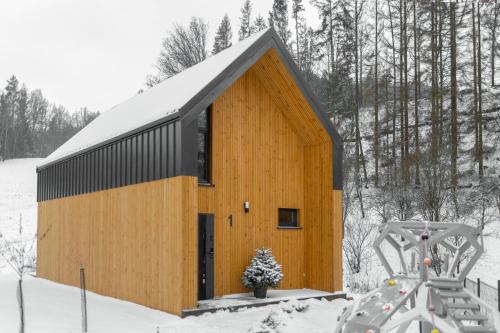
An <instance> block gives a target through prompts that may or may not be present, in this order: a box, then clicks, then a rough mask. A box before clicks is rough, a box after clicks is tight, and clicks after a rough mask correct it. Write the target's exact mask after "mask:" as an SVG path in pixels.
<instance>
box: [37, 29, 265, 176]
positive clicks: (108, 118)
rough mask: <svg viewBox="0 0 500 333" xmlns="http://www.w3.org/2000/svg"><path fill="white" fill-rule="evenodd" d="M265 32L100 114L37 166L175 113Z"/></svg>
mask: <svg viewBox="0 0 500 333" xmlns="http://www.w3.org/2000/svg"><path fill="white" fill-rule="evenodd" d="M266 32H268V29H266V30H263V31H261V32H259V33H256V34H255V35H253V36H251V37H249V38H247V39H245V40H243V41H241V42H239V43H237V44H235V45H234V46H232V47H230V48H228V49H226V50H224V51H222V52H220V53H218V54H216V55H214V56H212V57H210V58H208V59H207V60H205V61H203V62H201V63H199V64H197V65H195V66H193V67H191V68H189V69H186V70H185V71H183V72H181V73H179V74H177V75H175V76H173V77H171V78H169V79H167V80H165V81H163V82H162V83H160V84H158V85H157V86H155V87H153V88H150V89H148V90H146V91H145V92H143V93H141V94H138V95H136V96H134V97H132V98H130V99H129V100H127V101H125V102H123V103H121V104H118V105H116V106H114V107H113V108H111V109H110V110H108V111H105V112H103V113H101V115H100V116H99V117H97V118H96V119H94V121H92V122H91V123H90V124H88V125H87V126H86V127H85V128H83V129H82V130H81V131H80V132H78V133H77V134H75V135H74V136H73V137H72V138H71V139H69V140H68V141H67V142H66V143H64V144H63V145H62V146H61V147H59V148H58V149H57V150H56V151H54V152H53V153H52V154H50V155H49V156H48V157H47V158H46V159H45V160H44V161H43V162H41V163H40V164H39V166H43V165H46V164H48V163H50V162H53V161H55V160H58V159H60V158H63V157H65V156H68V155H71V154H72V153H75V152H78V151H81V150H83V149H85V148H88V147H91V146H94V145H96V144H99V143H101V142H104V141H106V140H109V139H112V138H115V137H117V136H119V135H121V134H124V133H127V132H130V131H132V130H134V129H136V128H139V127H141V126H144V125H147V124H150V123H152V122H154V121H156V120H159V119H162V118H165V117H166V116H168V115H171V114H174V113H176V112H177V111H178V110H179V109H181V108H182V107H183V106H184V105H185V104H186V103H187V102H188V101H189V100H190V99H191V98H193V97H194V96H195V95H196V94H197V93H199V92H200V91H201V90H202V89H203V88H204V87H206V86H207V85H208V84H209V83H210V82H211V81H212V80H213V79H215V78H216V77H217V75H219V74H220V73H221V72H223V71H224V69H226V68H227V67H228V66H229V65H230V64H231V63H233V62H234V61H235V60H236V59H237V58H238V57H239V56H240V55H242V54H243V53H244V52H245V51H246V50H247V49H249V48H250V47H251V46H252V45H253V44H254V43H255V42H256V41H257V40H259V38H260V37H262V36H263V35H264V34H265V33H266ZM103 93H104V92H103Z"/></svg>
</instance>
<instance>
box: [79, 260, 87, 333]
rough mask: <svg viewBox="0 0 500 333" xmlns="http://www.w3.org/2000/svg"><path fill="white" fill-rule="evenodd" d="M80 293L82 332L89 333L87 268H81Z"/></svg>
mask: <svg viewBox="0 0 500 333" xmlns="http://www.w3.org/2000/svg"><path fill="white" fill-rule="evenodd" d="M80 291H81V299H82V332H87V293H86V291H85V268H84V267H83V265H81V266H80Z"/></svg>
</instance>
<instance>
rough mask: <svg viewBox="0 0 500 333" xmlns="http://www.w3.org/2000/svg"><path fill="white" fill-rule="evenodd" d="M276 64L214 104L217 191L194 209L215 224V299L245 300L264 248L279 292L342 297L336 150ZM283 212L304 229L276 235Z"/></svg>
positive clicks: (267, 58)
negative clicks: (274, 265)
mask: <svg viewBox="0 0 500 333" xmlns="http://www.w3.org/2000/svg"><path fill="white" fill-rule="evenodd" d="M273 56H275V55H273V54H271V55H269V54H267V55H264V57H263V58H262V59H261V60H259V62H258V63H257V64H256V65H255V66H253V67H252V68H251V69H250V70H249V71H248V72H247V73H245V74H244V75H243V76H242V77H241V78H240V79H238V80H237V81H236V82H235V83H234V84H233V85H232V86H231V87H230V88H229V89H227V90H226V91H225V92H224V93H223V94H222V95H221V96H220V97H218V98H217V99H216V101H215V102H214V103H213V108H212V124H213V125H212V151H213V154H212V157H211V161H212V166H211V169H212V183H213V184H212V186H199V188H198V208H199V212H200V213H213V214H214V218H215V295H216V296H221V295H224V294H230V293H237V292H243V291H245V289H244V288H243V286H242V284H241V274H242V272H243V271H244V269H245V267H246V265H248V264H249V262H250V259H251V258H252V256H253V254H254V251H255V249H256V248H258V247H262V246H264V247H269V248H271V249H272V250H273V253H274V255H275V256H276V259H277V260H278V262H280V263H281V264H282V265H283V271H284V280H283V282H282V285H281V288H285V289H286V288H317V289H322V290H331V291H334V290H341V289H342V249H341V239H342V229H341V228H342V219H341V204H340V203H339V201H338V200H337V199H338V195H335V194H334V191H333V190H332V142H331V139H330V137H329V135H328V133H327V132H326V131H325V130H324V128H323V127H322V125H321V124H320V123H319V121H318V120H317V119H315V118H314V114H313V112H312V110H310V106H308V104H307V103H306V102H305V101H304V100H303V98H302V99H301V98H300V96H296V95H300V93H299V92H298V91H297V89H296V87H295V88H294V87H293V83H291V81H289V80H291V79H290V78H289V77H286V76H284V74H283V73H282V72H280V71H279V68H277V67H276V64H275V62H274V61H275V60H276V59H275V58H272V57H273ZM264 64H265V66H264ZM264 80H267V82H264ZM290 85H291V86H292V87H290ZM308 108H309V109H308ZM308 114H309V115H308ZM310 114H312V116H311V115H310ZM340 193H341V192H340ZM340 197H341V195H340ZM244 201H249V202H250V211H249V213H245V212H244V209H243V202H244ZM278 208H296V209H298V211H299V224H300V227H301V228H300V229H278V228H277V227H278ZM338 213H340V215H339V214H338ZM229 216H232V226H231V225H230V222H229Z"/></svg>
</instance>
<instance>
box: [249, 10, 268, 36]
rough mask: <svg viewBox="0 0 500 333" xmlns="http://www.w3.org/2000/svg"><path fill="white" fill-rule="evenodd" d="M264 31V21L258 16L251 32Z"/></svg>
mask: <svg viewBox="0 0 500 333" xmlns="http://www.w3.org/2000/svg"><path fill="white" fill-rule="evenodd" d="M264 29H267V24H266V20H265V19H264V18H263V17H262V15H260V14H259V15H257V17H256V18H255V20H254V21H253V25H252V32H259V31H262V30H264Z"/></svg>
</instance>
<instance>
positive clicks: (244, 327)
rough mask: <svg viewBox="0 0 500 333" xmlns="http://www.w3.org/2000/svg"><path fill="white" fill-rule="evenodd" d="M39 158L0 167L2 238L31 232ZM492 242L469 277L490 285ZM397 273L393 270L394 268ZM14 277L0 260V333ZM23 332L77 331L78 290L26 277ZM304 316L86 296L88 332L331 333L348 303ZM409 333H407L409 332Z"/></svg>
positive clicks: (375, 269)
mask: <svg viewBox="0 0 500 333" xmlns="http://www.w3.org/2000/svg"><path fill="white" fill-rule="evenodd" d="M39 161H40V160H39V159H20V160H9V161H6V162H0V232H1V233H2V234H3V235H4V237H10V236H11V235H14V234H15V232H16V231H17V230H18V220H19V216H20V214H21V215H22V219H23V228H24V232H25V233H26V234H28V235H35V233H36V174H35V166H36V164H37V163H38V162H39ZM489 228H491V230H490V231H491V232H492V234H493V235H494V236H496V237H490V238H486V239H485V244H486V254H484V255H483V257H482V258H481V260H480V262H479V263H478V265H477V266H476V268H475V269H474V271H473V272H472V273H471V275H470V277H471V278H476V277H480V278H481V279H482V280H483V281H485V282H487V283H489V284H491V285H493V286H495V285H496V280H497V279H499V278H500V240H499V239H498V234H499V231H500V223H494V224H492V225H490V226H489ZM369 265H370V267H367V269H366V271H369V272H370V276H369V277H361V279H371V280H372V283H373V284H375V285H377V284H380V283H382V281H383V279H385V278H386V274H385V272H384V271H383V269H382V266H381V265H380V263H379V261H378V259H377V258H376V257H374V258H373V260H371V261H370V262H369ZM395 268H396V269H397V267H395ZM16 281H17V278H16V275H15V274H13V273H12V271H11V270H10V268H9V267H8V266H7V265H6V264H5V263H4V262H3V261H2V260H1V259H0V332H15V331H16V330H17V329H18V309H17V299H16ZM25 299H26V325H27V330H26V332H50V333H59V332H61V333H62V332H65V333H66V332H80V331H81V317H80V290H79V289H77V288H73V287H68V286H64V285H60V284H56V283H53V282H50V281H47V280H43V279H36V278H33V277H28V278H27V279H26V281H25ZM302 303H304V304H307V305H309V309H308V310H307V311H305V312H300V313H299V312H296V311H294V312H292V313H291V314H288V313H286V311H282V310H281V309H282V308H283V307H285V308H286V307H287V305H283V304H281V305H270V306H266V307H262V308H254V309H246V310H243V311H239V312H236V313H228V312H224V311H219V312H218V313H215V314H205V315H204V316H201V317H190V318H186V319H180V318H179V317H177V316H173V315H170V314H167V313H164V312H161V311H156V310H152V309H149V308H146V307H143V306H140V305H136V304H133V303H129V302H125V301H120V300H116V299H113V298H109V297H103V296H100V295H96V294H93V293H89V295H88V304H89V310H88V311H89V332H106V333H108V332H120V333H128V332H146V333H147V332H152V333H156V332H157V327H159V331H160V332H175V333H176V332H188V333H189V332H249V330H251V329H252V327H253V328H255V325H258V324H259V323H260V322H261V321H262V320H264V319H265V318H267V317H268V316H270V315H272V317H273V318H275V319H276V320H278V321H280V322H281V324H280V325H279V326H278V328H277V329H276V332H305V331H307V332H310V333H315V332H318V333H319V332H333V330H334V329H335V325H336V321H337V316H338V315H339V314H340V312H341V311H342V309H343V308H344V307H345V306H347V305H349V304H350V302H348V301H345V300H335V301H332V302H328V301H318V300H309V301H305V302H302ZM409 332H410V331H409Z"/></svg>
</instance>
